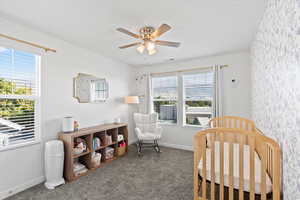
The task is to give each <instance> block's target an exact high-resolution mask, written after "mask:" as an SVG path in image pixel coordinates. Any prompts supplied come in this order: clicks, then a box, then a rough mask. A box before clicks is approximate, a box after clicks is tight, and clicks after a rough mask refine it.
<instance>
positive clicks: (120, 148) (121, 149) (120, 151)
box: [118, 146, 126, 156]
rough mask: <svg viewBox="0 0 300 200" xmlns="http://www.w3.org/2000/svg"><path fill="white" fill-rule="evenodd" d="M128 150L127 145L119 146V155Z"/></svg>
mask: <svg viewBox="0 0 300 200" xmlns="http://www.w3.org/2000/svg"><path fill="white" fill-rule="evenodd" d="M125 152H126V146H122V147H118V156H123V155H124V154H125Z"/></svg>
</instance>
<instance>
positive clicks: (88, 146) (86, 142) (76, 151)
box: [73, 135, 92, 158]
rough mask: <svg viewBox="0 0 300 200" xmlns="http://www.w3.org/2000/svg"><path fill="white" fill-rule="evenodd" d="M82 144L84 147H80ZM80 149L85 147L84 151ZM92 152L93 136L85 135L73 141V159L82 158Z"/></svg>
mask: <svg viewBox="0 0 300 200" xmlns="http://www.w3.org/2000/svg"><path fill="white" fill-rule="evenodd" d="M80 143H82V145H79V144H80ZM79 147H83V148H84V149H80V148H79ZM91 151H92V136H91V135H83V136H79V137H74V140H73V157H74V158H77V157H81V156H84V155H86V154H88V153H90V152H91Z"/></svg>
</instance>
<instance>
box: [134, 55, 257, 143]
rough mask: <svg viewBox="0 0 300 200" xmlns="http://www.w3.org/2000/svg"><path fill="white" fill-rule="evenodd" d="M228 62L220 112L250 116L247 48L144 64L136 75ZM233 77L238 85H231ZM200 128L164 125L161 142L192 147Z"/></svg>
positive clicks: (249, 80)
mask: <svg viewBox="0 0 300 200" xmlns="http://www.w3.org/2000/svg"><path fill="white" fill-rule="evenodd" d="M217 64H219V65H229V67H227V68H224V69H223V83H222V85H223V88H222V89H223V94H224V97H223V111H224V115H234V116H241V117H245V118H250V117H251V114H250V108H251V105H250V95H251V94H250V91H251V83H250V82H251V76H250V74H251V73H250V72H251V69H250V54H249V52H248V51H244V52H237V53H231V54H224V55H219V56H211V57H204V58H199V59H191V60H187V61H182V62H173V63H169V64H161V65H153V66H145V67H141V68H136V69H137V72H136V73H137V76H139V75H141V74H144V73H156V72H171V71H176V70H182V69H192V68H199V67H209V66H214V65H217ZM232 79H236V80H237V81H238V84H237V85H236V86H234V85H232V83H231V80H232ZM197 131H199V128H194V127H182V126H181V125H164V132H163V138H162V141H161V142H162V143H163V144H164V145H168V146H173V147H178V148H184V149H192V141H193V135H194V134H195V133H196V132H197Z"/></svg>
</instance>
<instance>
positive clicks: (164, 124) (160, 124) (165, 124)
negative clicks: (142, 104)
mask: <svg viewBox="0 0 300 200" xmlns="http://www.w3.org/2000/svg"><path fill="white" fill-rule="evenodd" d="M157 124H158V125H159V126H178V124H175V123H173V124H172V123H169V124H168V123H159V122H158V123H157Z"/></svg>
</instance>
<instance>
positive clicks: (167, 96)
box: [152, 76, 178, 124]
mask: <svg viewBox="0 0 300 200" xmlns="http://www.w3.org/2000/svg"><path fill="white" fill-rule="evenodd" d="M152 99H153V102H152V103H153V109H154V112H157V113H158V116H159V120H160V121H161V122H162V123H169V124H170V123H171V124H173V123H177V99H178V94H177V76H165V77H152Z"/></svg>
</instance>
